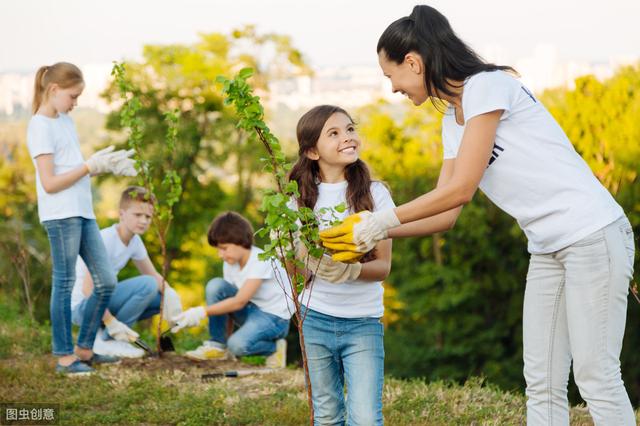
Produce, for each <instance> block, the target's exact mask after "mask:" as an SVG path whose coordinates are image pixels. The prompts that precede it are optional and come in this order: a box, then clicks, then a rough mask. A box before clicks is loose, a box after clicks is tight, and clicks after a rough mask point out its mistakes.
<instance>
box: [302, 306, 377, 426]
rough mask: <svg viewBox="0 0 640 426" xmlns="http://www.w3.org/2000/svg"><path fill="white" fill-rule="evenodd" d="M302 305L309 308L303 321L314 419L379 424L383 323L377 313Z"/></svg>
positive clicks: (322, 422) (341, 422) (317, 421)
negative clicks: (337, 312) (350, 314)
mask: <svg viewBox="0 0 640 426" xmlns="http://www.w3.org/2000/svg"><path fill="white" fill-rule="evenodd" d="M303 311H306V312H307V315H306V318H305V320H304V323H303V326H302V327H303V332H304V345H305V348H306V351H307V360H308V363H309V377H310V379H311V394H312V399H313V410H314V420H315V424H318V425H320V424H322V425H324V424H331V425H344V424H348V425H381V424H383V419H382V386H383V384H384V342H383V335H384V329H383V325H382V324H381V323H380V319H379V318H370V317H365V318H339V317H333V316H330V315H325V314H321V313H320V312H316V311H314V310H312V309H304V308H303ZM345 385H346V388H347V389H346V391H347V397H346V404H345V398H344V387H345ZM345 405H346V409H345Z"/></svg>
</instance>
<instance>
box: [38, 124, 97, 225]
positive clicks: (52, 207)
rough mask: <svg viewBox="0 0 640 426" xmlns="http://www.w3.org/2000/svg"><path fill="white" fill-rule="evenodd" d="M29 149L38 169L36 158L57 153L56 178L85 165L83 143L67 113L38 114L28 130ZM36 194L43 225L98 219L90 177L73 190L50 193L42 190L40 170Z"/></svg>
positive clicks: (75, 185) (72, 188)
mask: <svg viewBox="0 0 640 426" xmlns="http://www.w3.org/2000/svg"><path fill="white" fill-rule="evenodd" d="M27 146H28V148H29V154H30V155H31V158H32V159H33V165H34V167H36V157H37V156H39V155H42V154H53V164H54V169H53V172H54V173H55V174H56V175H59V174H62V173H65V172H68V171H69V170H72V169H74V168H76V167H78V166H80V165H82V164H83V163H84V158H83V157H82V152H80V142H79V141H78V135H77V133H76V129H75V126H74V124H73V120H71V117H69V116H68V115H67V114H62V113H60V114H58V117H57V118H49V117H45V116H44V115H41V114H35V115H34V116H33V117H31V120H30V121H29V126H28V128H27ZM36 192H37V195H38V215H39V217H40V222H44V221H46V220H55V219H66V218H69V217H84V218H87V219H95V217H96V216H95V214H94V213H93V204H92V199H91V181H90V178H89V175H86V176H83V177H82V178H80V179H79V180H78V181H77V182H75V183H74V184H73V185H71V186H70V187H69V188H66V189H63V190H62V191H60V192H56V193H54V194H48V193H47V192H46V191H45V190H44V188H43V187H42V182H41V181H40V174H39V172H38V168H37V167H36Z"/></svg>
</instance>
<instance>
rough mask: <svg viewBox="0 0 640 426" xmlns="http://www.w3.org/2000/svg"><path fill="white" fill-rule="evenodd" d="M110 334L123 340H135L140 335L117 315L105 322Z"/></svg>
mask: <svg viewBox="0 0 640 426" xmlns="http://www.w3.org/2000/svg"><path fill="white" fill-rule="evenodd" d="M104 325H106V326H107V333H109V336H111V337H113V338H114V339H116V340H119V341H121V342H134V341H136V339H137V338H138V337H140V335H139V334H138V333H136V332H135V331H133V330H132V329H130V328H129V327H128V326H127V325H126V324H125V323H123V322H120V321H118V320H117V319H116V318H115V317H113V318H111V320H110V321H109V322H105V324H104Z"/></svg>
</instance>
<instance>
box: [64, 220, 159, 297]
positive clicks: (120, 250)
mask: <svg viewBox="0 0 640 426" xmlns="http://www.w3.org/2000/svg"><path fill="white" fill-rule="evenodd" d="M117 226H118V224H117V223H116V224H114V225H112V226H110V227H108V228H104V229H102V230H101V231H100V235H101V236H102V241H103V242H104V246H105V248H106V249H107V255H108V256H109V264H110V265H111V268H112V269H113V272H115V274H116V276H118V274H119V273H120V271H121V270H122V269H123V268H124V267H125V266H126V265H127V263H129V260H130V259H133V260H144V259H146V258H147V257H149V254H148V253H147V249H146V248H145V246H144V243H143V242H142V238H140V236H139V235H134V236H133V238H131V241H129V244H128V245H126V246H125V245H124V243H123V242H122V240H121V239H120V236H119V235H118V229H117ZM88 273H89V271H88V270H87V266H86V265H85V263H84V262H83V261H82V259H81V258H80V256H78V261H77V262H76V282H75V284H74V286H73V292H72V293H71V309H72V310H73V308H75V307H76V306H77V305H78V304H79V303H80V302H82V301H83V300H84V299H85V296H84V294H82V281H83V280H84V277H85V275H86V274H88Z"/></svg>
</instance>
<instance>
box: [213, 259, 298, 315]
mask: <svg viewBox="0 0 640 426" xmlns="http://www.w3.org/2000/svg"><path fill="white" fill-rule="evenodd" d="M262 252H263V250H262V249H261V248H258V247H255V246H253V247H251V254H250V255H249V259H248V260H247V263H246V264H245V265H244V267H241V266H240V264H239V263H235V264H233V265H231V264H229V263H227V262H224V263H223V264H222V277H223V279H224V280H225V281H226V282H228V283H230V284H233V285H234V286H236V287H237V288H238V289H240V288H242V286H243V285H244V284H245V282H246V281H247V280H250V279H260V280H262V284H260V287H258V290H256V292H255V293H254V294H253V296H251V300H250V301H251V302H252V303H253V304H255V305H256V306H257V307H258V308H260V309H261V310H262V311H264V312H268V313H270V314H273V315H277V316H279V317H280V318H283V319H286V320H288V319H290V318H291V315H292V314H293V312H294V310H295V307H294V306H293V302H290V296H289V295H288V294H289V293H290V291H287V293H285V289H286V287H283V286H287V285H289V283H288V280H287V274H286V272H285V271H284V270H283V269H282V268H281V267H280V265H279V264H278V262H270V261H268V260H260V259H259V258H258V255H259V254H260V253H262ZM281 283H282V285H283V286H281V285H280V284H281Z"/></svg>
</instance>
